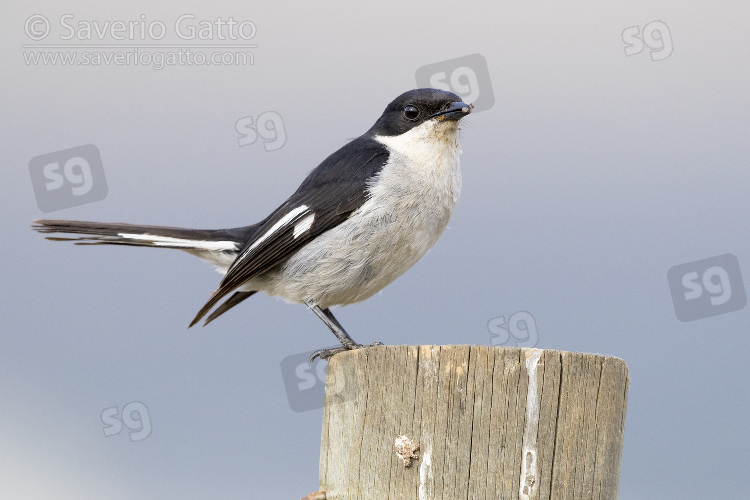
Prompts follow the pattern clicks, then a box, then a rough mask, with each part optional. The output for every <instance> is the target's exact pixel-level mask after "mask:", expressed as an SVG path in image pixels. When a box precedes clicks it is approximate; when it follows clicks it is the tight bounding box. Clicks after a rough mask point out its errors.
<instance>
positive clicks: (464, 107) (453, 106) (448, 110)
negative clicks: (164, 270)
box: [430, 101, 474, 120]
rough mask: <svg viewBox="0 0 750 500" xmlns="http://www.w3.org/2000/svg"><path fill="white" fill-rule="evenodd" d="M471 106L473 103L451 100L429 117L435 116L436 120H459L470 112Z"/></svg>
mask: <svg viewBox="0 0 750 500" xmlns="http://www.w3.org/2000/svg"><path fill="white" fill-rule="evenodd" d="M473 107H474V105H473V104H466V103H465V102H461V101H459V102H452V103H450V104H449V105H448V106H446V107H445V108H443V109H441V110H440V111H438V112H437V113H435V114H432V115H430V118H437V119H438V120H460V119H461V118H463V117H464V116H466V115H468V114H469V113H471V108H473Z"/></svg>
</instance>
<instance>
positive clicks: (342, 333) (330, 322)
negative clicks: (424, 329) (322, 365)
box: [305, 300, 383, 363]
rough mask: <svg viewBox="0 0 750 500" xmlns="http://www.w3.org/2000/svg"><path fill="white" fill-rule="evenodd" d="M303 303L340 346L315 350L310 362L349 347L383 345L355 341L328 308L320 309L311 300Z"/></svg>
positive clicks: (349, 348)
mask: <svg viewBox="0 0 750 500" xmlns="http://www.w3.org/2000/svg"><path fill="white" fill-rule="evenodd" d="M305 305H307V307H309V308H310V310H311V311H312V312H314V313H315V315H316V316H317V317H319V318H320V319H321V320H322V321H323V323H325V324H326V326H327V327H328V328H329V329H330V330H331V331H332V332H333V334H334V335H335V336H336V338H337V339H339V342H341V347H337V348H335V349H318V350H317V351H315V352H314V353H313V355H312V356H310V362H311V363H312V362H313V361H314V360H315V358H317V357H320V359H328V358H330V357H331V356H333V355H334V354H338V353H340V352H344V351H348V350H351V349H362V348H363V347H372V346H376V345H383V344H382V343H381V342H375V343H373V344H370V345H368V346H364V345H362V344H358V343H356V342H355V341H354V339H352V338H351V337H350V336H349V334H348V333H346V330H344V327H343V326H341V323H339V322H338V320H337V319H336V317H335V316H334V315H333V313H332V312H331V310H330V309H328V308H325V309H321V308H320V306H319V305H318V304H316V303H315V302H314V301H312V300H308V301H307V302H305Z"/></svg>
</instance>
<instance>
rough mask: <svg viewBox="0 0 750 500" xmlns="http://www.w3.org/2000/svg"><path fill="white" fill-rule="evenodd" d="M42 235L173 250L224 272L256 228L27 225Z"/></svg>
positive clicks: (231, 302) (241, 295) (234, 299)
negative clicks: (181, 251)
mask: <svg viewBox="0 0 750 500" xmlns="http://www.w3.org/2000/svg"><path fill="white" fill-rule="evenodd" d="M31 227H32V228H33V229H34V230H36V231H38V232H40V233H44V234H57V233H60V234H69V235H75V236H68V237H65V236H47V239H48V240H54V241H72V242H74V243H75V244H76V245H128V246H137V247H153V248H177V249H179V250H184V251H186V252H188V253H191V254H193V255H196V256H198V257H200V258H202V259H204V260H206V261H208V262H210V263H211V264H213V265H214V266H216V268H217V269H218V270H219V272H222V273H226V270H227V268H228V267H229V266H230V265H231V264H232V262H234V259H235V258H236V257H237V254H238V253H239V251H240V250H241V249H242V248H243V246H244V245H245V244H246V243H247V242H248V241H249V240H250V239H251V238H252V236H253V234H254V233H255V232H256V231H257V225H254V226H246V227H238V228H234V229H186V228H181V227H166V226H143V225H136V224H124V223H119V222H84V221H77V220H51V219H40V220H35V221H34V223H33V225H32V226H31ZM254 293H255V292H254V291H238V292H235V294H234V295H232V296H231V297H230V298H229V299H228V300H227V301H225V302H224V303H223V304H222V305H221V306H219V307H218V308H217V309H216V310H215V311H214V312H213V314H211V316H209V317H208V319H207V320H206V323H205V324H208V323H210V322H211V321H213V320H214V319H216V318H217V317H219V316H220V315H222V314H224V313H225V312H227V311H228V310H229V309H231V308H232V307H234V306H236V305H237V304H239V303H240V302H242V301H243V300H245V299H247V298H248V297H250V296H251V295H253V294H254Z"/></svg>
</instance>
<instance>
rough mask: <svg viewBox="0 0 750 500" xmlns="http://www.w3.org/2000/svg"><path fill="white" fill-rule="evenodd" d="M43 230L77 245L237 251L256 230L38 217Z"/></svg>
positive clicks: (35, 224)
mask: <svg viewBox="0 0 750 500" xmlns="http://www.w3.org/2000/svg"><path fill="white" fill-rule="evenodd" d="M31 227H32V228H33V229H34V230H36V231H38V232H40V233H47V234H52V233H62V234H70V235H77V236H71V237H62V236H47V239H48V240H54V241H73V242H74V243H75V244H76V245H130V246H138V247H156V248H177V249H180V250H186V251H192V252H191V253H193V252H195V253H198V252H209V253H213V252H222V253H228V254H236V253H237V252H238V251H239V250H240V249H241V248H242V245H243V244H244V242H245V241H247V240H248V239H249V238H250V236H251V235H252V233H253V232H254V229H255V226H247V227H242V228H235V229H186V228H180V227H167V226H143V225H137V224H124V223H119V222H84V221H77V220H51V219H39V220H35V221H34V224H33V225H32V226H31Z"/></svg>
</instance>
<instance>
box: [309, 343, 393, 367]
mask: <svg viewBox="0 0 750 500" xmlns="http://www.w3.org/2000/svg"><path fill="white" fill-rule="evenodd" d="M379 345H383V343H382V342H373V343H372V344H369V345H362V344H357V343H351V344H346V345H342V346H341V347H335V348H333V349H318V350H317V351H315V352H314V353H312V356H310V364H312V362H313V361H315V358H320V359H325V360H328V359H330V358H331V357H332V356H333V355H334V354H338V353H340V352H344V351H352V350H354V349H366V348H368V347H375V346H379Z"/></svg>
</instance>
